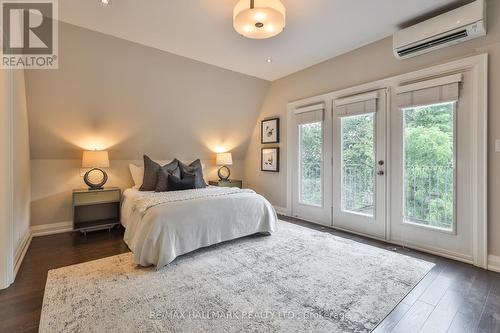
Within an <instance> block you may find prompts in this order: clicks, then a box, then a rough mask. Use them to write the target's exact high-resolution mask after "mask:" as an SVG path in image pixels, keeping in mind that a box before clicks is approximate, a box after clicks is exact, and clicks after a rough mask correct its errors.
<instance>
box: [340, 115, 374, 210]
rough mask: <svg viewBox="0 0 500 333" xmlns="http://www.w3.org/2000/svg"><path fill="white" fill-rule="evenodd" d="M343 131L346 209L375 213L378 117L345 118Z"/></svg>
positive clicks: (344, 200) (344, 201) (343, 178)
mask: <svg viewBox="0 0 500 333" xmlns="http://www.w3.org/2000/svg"><path fill="white" fill-rule="evenodd" d="M341 131H342V134H341V135H342V144H341V145H342V191H341V195H342V210H343V211H348V212H351V213H357V214H363V215H369V216H373V215H374V213H375V200H374V191H375V175H374V172H375V114H374V113H370V114H362V115H359V116H352V117H344V118H342V120H341Z"/></svg>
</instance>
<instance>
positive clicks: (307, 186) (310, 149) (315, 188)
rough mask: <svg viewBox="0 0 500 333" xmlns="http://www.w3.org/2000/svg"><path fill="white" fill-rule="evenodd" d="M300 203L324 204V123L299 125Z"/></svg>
mask: <svg viewBox="0 0 500 333" xmlns="http://www.w3.org/2000/svg"><path fill="white" fill-rule="evenodd" d="M299 145H300V148H299V154H300V156H299V163H300V176H299V177H300V179H299V187H300V191H299V202H300V203H302V204H306V205H312V206H322V203H323V181H322V178H323V177H322V167H323V127H322V122H314V123H308V124H301V125H299Z"/></svg>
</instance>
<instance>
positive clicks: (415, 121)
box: [403, 102, 455, 231]
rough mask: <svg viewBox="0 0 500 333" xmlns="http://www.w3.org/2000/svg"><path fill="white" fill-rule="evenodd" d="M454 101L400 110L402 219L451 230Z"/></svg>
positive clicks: (453, 193) (453, 172)
mask: <svg viewBox="0 0 500 333" xmlns="http://www.w3.org/2000/svg"><path fill="white" fill-rule="evenodd" d="M454 109H455V103H454V102H452V103H441V104H433V105H427V106H422V107H416V108H407V109H403V121H404V159H405V160H404V170H403V172H404V218H405V222H407V223H416V224H419V225H424V226H428V227H432V228H438V229H445V230H449V231H451V230H453V228H454V219H455V218H454V215H455V214H454V212H455V129H454V127H455V125H454V124H455V119H454V118H455V115H454V114H455V112H454Z"/></svg>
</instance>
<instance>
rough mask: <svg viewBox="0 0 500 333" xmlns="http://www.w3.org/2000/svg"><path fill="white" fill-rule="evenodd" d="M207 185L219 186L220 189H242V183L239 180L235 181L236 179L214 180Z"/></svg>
mask: <svg viewBox="0 0 500 333" xmlns="http://www.w3.org/2000/svg"><path fill="white" fill-rule="evenodd" d="M208 185H212V186H220V187H239V188H243V181H241V180H236V179H229V180H216V181H213V180H211V181H209V182H208Z"/></svg>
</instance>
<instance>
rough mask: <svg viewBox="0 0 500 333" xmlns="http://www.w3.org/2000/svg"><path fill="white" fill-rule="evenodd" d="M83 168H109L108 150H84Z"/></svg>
mask: <svg viewBox="0 0 500 333" xmlns="http://www.w3.org/2000/svg"><path fill="white" fill-rule="evenodd" d="M82 168H109V156H108V152H107V151H106V150H86V151H84V152H83V158H82Z"/></svg>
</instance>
